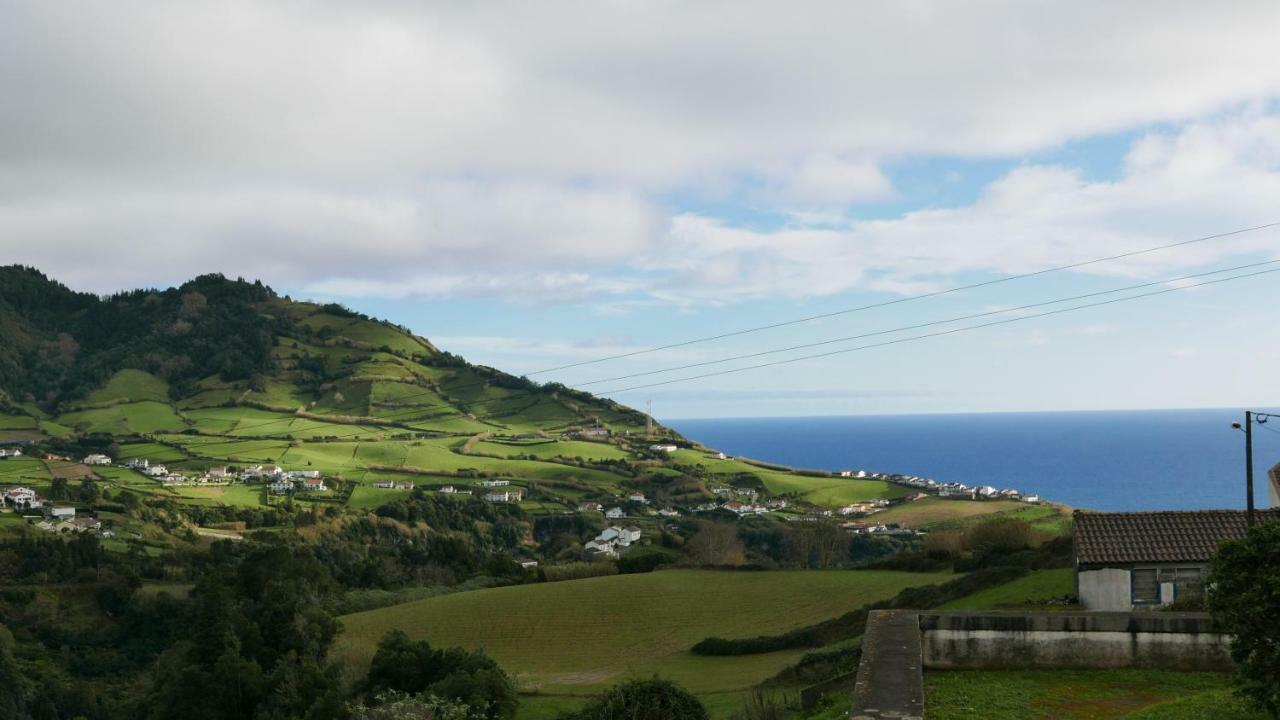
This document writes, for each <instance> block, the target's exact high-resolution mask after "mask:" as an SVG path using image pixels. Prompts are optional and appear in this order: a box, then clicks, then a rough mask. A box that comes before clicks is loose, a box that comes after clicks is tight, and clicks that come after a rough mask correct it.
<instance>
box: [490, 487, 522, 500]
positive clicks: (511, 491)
mask: <svg viewBox="0 0 1280 720" xmlns="http://www.w3.org/2000/svg"><path fill="white" fill-rule="evenodd" d="M481 497H482V498H484V500H485V502H492V503H518V502H520V501H521V500H523V499H524V491H523V490H521V489H520V488H514V487H513V488H506V489H505V490H490V491H489V492H487V493H485V494H484V495H481Z"/></svg>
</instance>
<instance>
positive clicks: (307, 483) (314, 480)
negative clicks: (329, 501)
mask: <svg viewBox="0 0 1280 720" xmlns="http://www.w3.org/2000/svg"><path fill="white" fill-rule="evenodd" d="M302 489H303V490H305V491H307V492H324V491H325V490H327V489H328V488H326V487H325V486H324V478H320V477H306V478H302Z"/></svg>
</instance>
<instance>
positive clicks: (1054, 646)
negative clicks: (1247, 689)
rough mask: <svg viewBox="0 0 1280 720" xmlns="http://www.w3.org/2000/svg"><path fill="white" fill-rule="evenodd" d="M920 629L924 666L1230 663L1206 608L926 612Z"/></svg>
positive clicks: (1199, 666) (1213, 666)
mask: <svg viewBox="0 0 1280 720" xmlns="http://www.w3.org/2000/svg"><path fill="white" fill-rule="evenodd" d="M920 629H921V635H922V637H921V649H922V656H923V662H924V666H925V667H927V668H991V669H1001V668H1003V669H1027V668H1110V667H1150V668H1163V669H1169V670H1217V671H1225V670H1230V669H1231V656H1230V653H1229V651H1228V648H1227V636H1226V635H1224V634H1222V633H1219V632H1217V631H1215V630H1214V629H1213V626H1212V624H1211V621H1210V619H1209V616H1208V615H1207V614H1204V613H1163V612H1162V613H1035V614H1022V615H1018V614H1002V613H956V614H947V613H936V614H927V613H926V614H922V615H921V616H920Z"/></svg>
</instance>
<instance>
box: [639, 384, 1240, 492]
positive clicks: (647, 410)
mask: <svg viewBox="0 0 1280 720" xmlns="http://www.w3.org/2000/svg"><path fill="white" fill-rule="evenodd" d="M644 438H645V439H646V440H652V439H653V401H652V400H646V401H645V403H644ZM1250 482H1253V481H1252V480H1251V481H1250Z"/></svg>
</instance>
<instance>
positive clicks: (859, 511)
mask: <svg viewBox="0 0 1280 720" xmlns="http://www.w3.org/2000/svg"><path fill="white" fill-rule="evenodd" d="M887 507H889V501H888V500H886V499H885V498H876V499H875V500H868V501H867V502H861V503H853V504H852V505H845V506H844V507H842V508H840V509H839V510H838V511H837V512H839V513H840V514H841V515H870V514H871V513H877V512H880V511H881V510H883V509H885V508H887Z"/></svg>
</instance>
